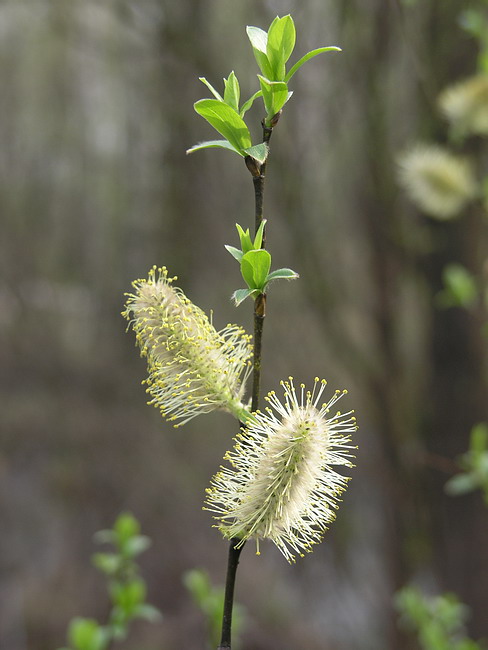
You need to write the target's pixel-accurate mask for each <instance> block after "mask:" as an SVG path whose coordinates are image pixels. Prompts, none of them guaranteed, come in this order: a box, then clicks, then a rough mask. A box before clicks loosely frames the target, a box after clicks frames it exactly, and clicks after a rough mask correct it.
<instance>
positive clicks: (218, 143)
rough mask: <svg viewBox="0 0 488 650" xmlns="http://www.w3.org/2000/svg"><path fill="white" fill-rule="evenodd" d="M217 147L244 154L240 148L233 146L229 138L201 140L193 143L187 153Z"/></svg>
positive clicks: (240, 154)
mask: <svg viewBox="0 0 488 650" xmlns="http://www.w3.org/2000/svg"><path fill="white" fill-rule="evenodd" d="M215 147H220V148H221V149H229V150H230V151H234V152H235V153H238V154H239V156H243V155H244V154H243V153H241V152H240V151H239V150H238V149H236V148H235V147H234V146H232V145H231V143H230V142H229V141H228V140H207V141H206V142H200V143H198V144H195V145H193V147H190V149H187V150H186V153H193V152H194V151H199V150H200V149H211V148H215Z"/></svg>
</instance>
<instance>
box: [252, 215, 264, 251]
mask: <svg viewBox="0 0 488 650" xmlns="http://www.w3.org/2000/svg"><path fill="white" fill-rule="evenodd" d="M265 225H266V219H263V220H262V221H261V223H260V224H259V228H258V229H257V231H256V236H255V237H254V244H253V247H254V249H255V250H257V249H258V248H261V246H262V245H263V235H264V227H265Z"/></svg>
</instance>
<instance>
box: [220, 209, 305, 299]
mask: <svg viewBox="0 0 488 650" xmlns="http://www.w3.org/2000/svg"><path fill="white" fill-rule="evenodd" d="M265 225H266V219H263V221H262V222H261V224H260V226H259V228H258V230H257V232H256V236H255V238H254V240H252V239H251V235H250V233H249V228H248V229H247V230H245V231H244V229H243V228H242V227H241V226H240V225H239V224H238V223H237V224H236V228H237V232H238V233H239V239H240V243H241V248H240V249H239V248H235V247H234V246H229V245H227V246H226V247H225V248H226V249H227V250H228V251H229V253H230V254H231V255H232V257H234V258H235V259H236V260H237V261H238V262H239V264H240V267H241V275H242V277H243V278H244V281H245V282H246V284H247V289H237V291H235V292H234V293H233V295H232V298H233V300H234V302H235V304H236V306H238V305H240V304H241V302H243V301H244V300H245V299H246V298H249V297H252V298H254V299H256V298H257V297H258V296H259V295H261V294H263V293H264V292H265V291H266V287H267V286H268V284H269V283H270V282H271V281H272V280H279V279H285V280H295V279H296V278H298V273H296V272H295V271H292V269H286V268H284V269H277V270H276V271H272V272H270V269H271V255H270V253H268V251H266V250H264V249H263V248H261V246H262V243H263V235H264V228H265Z"/></svg>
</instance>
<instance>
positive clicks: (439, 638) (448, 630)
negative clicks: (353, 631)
mask: <svg viewBox="0 0 488 650" xmlns="http://www.w3.org/2000/svg"><path fill="white" fill-rule="evenodd" d="M395 601H396V607H397V609H398V610H399V612H400V614H401V618H402V621H403V623H404V624H405V625H406V626H407V627H409V628H410V629H412V630H414V631H415V632H416V634H417V636H418V640H419V643H420V646H421V647H422V648H423V650H483V648H484V646H482V645H481V644H480V643H478V642H476V641H473V640H472V639H469V638H468V637H467V636H466V634H465V630H464V623H465V621H466V618H467V615H468V608H467V607H466V605H464V604H463V603H461V602H460V601H459V600H458V598H457V597H456V596H455V595H454V594H450V593H446V594H442V595H440V596H435V597H428V596H425V595H423V594H422V593H421V592H420V591H419V590H418V589H417V588H416V587H412V586H407V587H404V588H403V589H402V590H400V591H399V592H398V593H397V594H396V598H395Z"/></svg>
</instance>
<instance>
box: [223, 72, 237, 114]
mask: <svg viewBox="0 0 488 650" xmlns="http://www.w3.org/2000/svg"><path fill="white" fill-rule="evenodd" d="M224 86H225V90H224V102H225V103H226V104H228V105H229V106H230V107H231V108H233V109H234V110H235V111H236V112H237V113H239V100H240V98H241V90H240V88H239V82H238V81H237V77H236V76H235V74H234V71H232V72H231V73H230V75H229V78H228V79H224Z"/></svg>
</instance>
